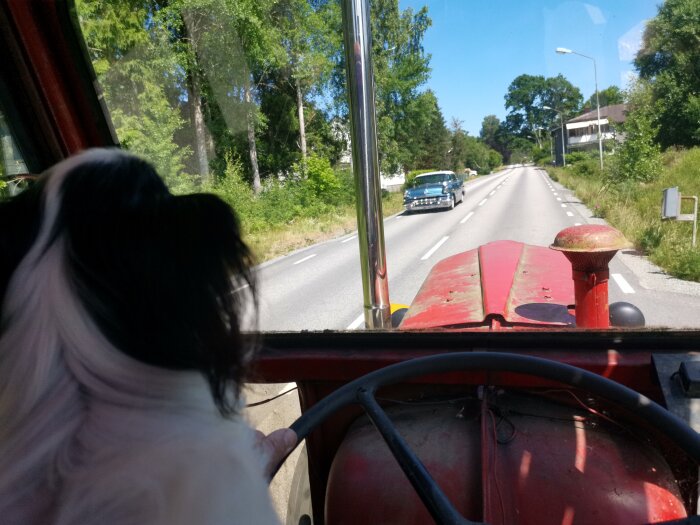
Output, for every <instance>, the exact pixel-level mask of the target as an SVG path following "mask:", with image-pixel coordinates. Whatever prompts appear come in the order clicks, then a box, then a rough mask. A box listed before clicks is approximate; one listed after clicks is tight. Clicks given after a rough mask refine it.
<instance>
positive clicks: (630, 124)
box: [610, 81, 662, 182]
mask: <svg viewBox="0 0 700 525" xmlns="http://www.w3.org/2000/svg"><path fill="white" fill-rule="evenodd" d="M630 104H631V106H632V108H633V109H632V110H631V111H630V112H629V113H628V114H627V120H626V122H625V124H624V132H625V140H624V142H623V143H622V144H621V145H620V148H619V150H618V152H617V154H616V155H615V156H614V157H613V161H612V163H611V166H610V175H611V177H612V180H613V181H615V182H620V181H629V180H636V181H640V182H650V181H652V180H655V179H657V178H658V177H659V176H660V175H661V167H662V165H661V149H660V148H659V145H658V144H656V142H655V137H656V134H657V132H658V129H657V128H656V127H655V126H654V123H653V122H654V120H653V119H654V109H653V106H652V102H651V90H650V88H649V86H648V84H646V83H644V82H641V81H639V82H638V83H637V84H636V85H635V86H633V88H632V90H631V92H630Z"/></svg>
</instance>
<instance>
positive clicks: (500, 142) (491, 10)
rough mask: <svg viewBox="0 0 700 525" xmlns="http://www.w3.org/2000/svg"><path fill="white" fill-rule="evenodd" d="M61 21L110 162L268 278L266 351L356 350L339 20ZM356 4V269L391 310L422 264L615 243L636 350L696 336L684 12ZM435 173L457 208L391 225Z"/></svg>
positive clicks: (98, 0) (440, 203)
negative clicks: (76, 50) (371, 132)
mask: <svg viewBox="0 0 700 525" xmlns="http://www.w3.org/2000/svg"><path fill="white" fill-rule="evenodd" d="M75 4H76V8H77V14H78V19H79V23H80V27H81V30H82V35H83V38H84V40H85V44H86V49H87V52H88V54H89V58H90V60H91V62H92V67H93V68H94V71H95V74H96V76H97V80H98V83H99V85H100V87H101V90H102V93H103V95H104V100H105V102H106V107H107V111H108V113H109V118H110V119H111V123H112V125H113V127H114V130H115V131H116V135H117V137H118V139H119V142H120V144H121V146H122V147H124V148H126V149H128V150H130V151H133V152H135V153H137V154H139V155H141V156H143V157H145V158H147V159H149V160H150V161H151V162H153V163H154V164H155V166H156V168H157V169H158V171H159V173H161V174H162V175H163V176H164V178H165V180H166V182H167V184H168V185H169V187H170V188H171V190H172V191H173V192H175V193H188V192H213V193H215V194H217V195H219V196H220V197H222V198H223V199H224V200H226V201H227V202H228V203H230V204H231V205H232V206H233V207H234V208H235V210H236V212H237V213H238V215H239V217H240V219H241V222H242V227H243V230H244V234H245V238H246V241H247V242H248V243H249V244H250V246H251V247H252V249H253V250H254V252H255V254H256V257H257V260H258V263H259V266H258V272H257V275H258V279H259V282H260V288H259V290H260V319H259V326H260V329H261V330H263V331H287V330H290V331H301V330H326V329H329V330H355V329H362V328H363V327H364V326H365V322H366V320H367V315H368V314H367V312H368V308H370V307H369V306H368V305H367V299H366V296H363V293H365V294H366V293H367V292H366V290H367V289H368V287H369V288H371V285H367V284H363V275H362V271H363V268H364V267H363V268H361V263H360V260H361V259H360V254H361V253H363V251H365V250H366V248H365V247H364V246H362V245H361V244H360V241H361V240H362V238H363V236H362V234H359V235H358V226H357V225H358V219H357V217H358V212H357V211H356V204H357V203H358V201H362V200H363V199H364V200H368V199H366V198H364V197H363V198H359V197H358V196H357V194H356V189H357V188H358V187H360V186H361V184H360V182H358V180H359V179H356V177H357V173H361V172H362V170H364V169H365V167H366V166H365V161H364V159H360V158H358V157H353V136H354V135H353V127H352V126H353V120H352V118H351V117H352V111H351V107H350V104H349V102H348V88H347V85H348V83H347V79H346V76H347V73H346V71H347V69H346V55H345V51H344V43H343V36H342V35H343V31H342V28H343V6H345V5H346V4H347V2H341V1H340V0H177V1H173V0H168V1H165V0H114V1H109V2H106V1H104V0H75ZM369 4H370V5H371V12H370V14H369V22H370V23H369V26H370V30H371V33H372V35H371V41H370V42H371V61H372V62H371V66H372V73H373V81H372V82H373V84H372V83H369V82H368V83H365V88H367V87H368V86H369V91H372V90H371V87H372V86H374V91H373V92H372V93H373V95H374V98H373V100H374V102H375V105H374V112H375V116H376V118H375V119H374V123H373V124H372V126H376V143H368V144H369V145H370V146H371V147H370V148H369V149H370V150H371V151H376V152H377V155H376V162H377V165H378V172H379V177H378V180H377V181H376V188H375V189H376V190H379V189H380V187H381V198H378V199H376V200H378V201H381V212H382V213H383V217H384V219H383V223H382V228H383V231H382V233H383V236H384V239H385V244H386V253H385V255H382V258H380V259H378V260H379V262H378V263H377V264H373V263H372V262H371V261H370V264H368V265H367V266H370V267H371V270H372V271H377V272H378V273H380V274H381V275H382V276H383V278H384V279H385V280H387V281H388V285H389V292H388V293H389V294H390V295H386V294H385V296H384V297H383V299H384V300H386V301H390V302H391V304H392V305H411V304H412V303H413V302H414V301H415V299H416V296H417V294H418V293H419V290H420V289H421V286H422V284H423V282H424V281H425V280H426V278H427V277H428V275H429V274H430V272H431V269H432V268H433V267H434V266H435V264H436V263H437V262H439V261H441V260H443V259H445V258H447V257H450V256H455V255H457V254H460V253H464V252H465V251H469V250H476V249H477V248H479V247H483V246H488V245H489V243H494V242H496V241H509V242H514V243H524V244H526V245H533V246H539V247H548V246H549V245H551V244H552V242H553V241H554V238H555V236H556V235H557V233H558V232H559V231H561V230H563V229H565V228H568V227H573V226H579V225H610V226H612V227H614V228H616V229H618V230H619V231H621V232H622V234H624V236H625V237H626V239H627V240H628V241H629V242H630V244H629V245H624V246H626V247H624V249H622V250H620V251H619V253H618V254H617V255H616V256H615V258H614V259H613V260H612V262H611V266H610V270H609V286H608V290H609V301H610V303H614V302H625V303H631V304H633V305H635V306H636V307H638V308H639V309H640V310H641V311H642V312H643V315H644V317H645V318H646V326H647V327H662V326H663V327H672V328H687V327H700V315H697V313H698V312H700V284H698V281H700V249H699V248H698V247H697V242H696V233H695V224H696V222H695V221H696V215H697V198H696V196H698V195H700V177H698V173H700V149H699V148H698V146H699V145H700V127H699V124H698V123H699V122H700V110H699V109H698V108H700V95H699V93H700V71H699V70H698V64H700V46H699V45H698V38H699V37H698V35H700V6H699V5H698V1H697V0H666V1H662V0H599V1H597V2H589V3H587V2H571V1H568V0H566V1H564V0H561V1H560V0H531V1H527V2H523V1H520V0H504V1H502V2H492V1H489V0H475V1H470V2H466V1H464V0H376V1H372V2H369ZM372 126H369V127H368V129H369V128H372V129H374V128H373V127H372ZM356 146H357V145H356ZM358 163H359V164H358ZM360 164H361V165H360ZM438 170H450V171H452V172H454V173H455V174H456V175H457V177H458V178H459V179H462V180H464V184H463V188H460V189H458V190H455V191H454V193H452V194H441V195H438V196H430V195H427V194H426V195H424V196H422V197H421V199H422V200H421V199H417V200H415V199H414V200H415V202H405V199H407V197H405V193H404V190H406V189H408V188H410V187H411V186H412V185H417V184H423V183H432V182H443V181H445V180H447V179H448V178H449V177H448V176H447V175H444V174H441V175H423V176H420V175H421V174H423V173H426V172H431V171H438ZM668 188H675V190H673V191H668V192H664V190H666V189H668ZM379 194H380V193H379V191H377V195H379ZM664 196H666V198H667V201H664V204H665V207H664V218H662V206H661V203H662V198H663V197H664ZM360 204H361V202H360ZM360 222H363V221H360ZM380 222H381V221H380ZM371 240H372V239H370V241H371ZM370 244H371V242H370ZM503 246H505V245H497V247H499V250H501V251H502V249H503ZM509 246H510V245H509ZM518 246H520V244H518ZM620 246H623V245H622V244H621V245H620ZM480 253H481V252H480ZM499 253H501V252H499ZM538 253H539V252H538ZM479 256H480V257H483V256H484V254H483V253H481V254H480V255H479ZM384 258H385V261H386V264H385V265H384V264H383V261H384ZM497 259H498V258H496V260H497ZM481 260H482V263H483V261H484V259H481ZM376 262H377V261H375V263H376ZM517 264H520V263H518V262H517V261H516V262H514V263H513V269H512V271H511V270H509V271H511V274H510V277H507V276H503V277H502V279H503V280H508V279H510V280H508V283H510V282H511V281H512V280H513V277H512V276H513V272H515V271H516V270H515V268H517ZM567 264H568V263H567ZM483 267H484V265H483V264H482V268H483ZM476 268H477V270H478V268H479V267H478V266H477V267H476ZM501 269H502V268H500V267H499V271H500V270H501ZM570 272H571V269H570V267H568V270H566V271H564V272H563V274H562V275H564V277H563V278H562V280H561V283H563V284H557V285H556V286H561V287H569V288H570V289H571V291H570V292H567V294H569V295H566V298H560V297H558V296H557V295H556V294H553V295H552V294H549V295H548V294H547V293H544V295H543V296H542V297H540V298H539V299H538V301H541V302H542V303H543V304H544V306H547V307H550V310H551V311H554V310H556V311H557V312H558V315H559V318H560V319H568V318H569V317H570V314H571V304H572V303H570V302H569V301H571V302H572V301H573V284H571V283H572V281H571V280H570V276H571V273H570ZM472 273H473V272H472ZM481 277H482V278H483V279H486V276H485V274H483V275H482V276H481ZM484 282H486V281H484ZM557 282H558V283H559V281H557ZM489 286H496V285H495V284H493V283H490V284H489ZM523 286H527V285H526V284H524V285H523ZM547 286H549V285H542V286H540V288H542V289H545V288H547ZM494 289H495V288H494ZM530 291H532V290H530ZM538 292H541V290H538ZM499 293H500V292H499ZM509 293H510V292H507V291H506V292H505V295H504V297H505V298H507V297H515V295H513V294H515V292H512V293H511V295H508V294H509ZM528 293H529V292H528ZM533 293H534V292H533ZM483 296H484V297H485V296H486V293H484V294H483ZM475 297H478V298H482V294H478V295H475ZM538 297H539V296H538ZM450 300H451V299H450ZM479 300H481V299H479ZM549 303H551V304H549ZM504 305H505V306H504V307H503V308H502V309H501V310H500V311H499V314H498V315H501V316H503V317H504V319H506V320H508V315H509V313H508V311H507V310H508V308H509V306H508V304H506V303H504ZM482 306H483V308H482V309H483V312H482V311H481V310H480V312H481V313H483V316H482V317H483V318H487V317H488V312H487V311H486V310H487V307H488V305H486V304H485V303H484V305H482ZM396 308H398V306H397V307H396ZM396 308H395V309H396ZM513 308H515V307H513ZM540 310H541V309H540ZM540 310H538V311H540ZM520 312H521V313H522V312H524V310H522V309H521V310H520ZM533 315H534V314H533ZM567 316H569V317H567ZM521 317H522V316H521ZM521 317H520V318H521ZM535 317H536V315H535ZM520 318H519V319H520ZM538 322H539V321H538ZM504 324H507V323H505V322H504ZM560 324H563V325H565V326H571V323H568V324H567V323H566V322H562V323H560ZM557 326H559V325H557Z"/></svg>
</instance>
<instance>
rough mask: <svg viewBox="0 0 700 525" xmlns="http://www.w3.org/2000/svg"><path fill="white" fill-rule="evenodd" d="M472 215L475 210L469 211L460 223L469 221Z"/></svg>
mask: <svg viewBox="0 0 700 525" xmlns="http://www.w3.org/2000/svg"><path fill="white" fill-rule="evenodd" d="M472 215H474V212H473V211H470V212H469V213H467V215H466V216H465V217H464V219H462V220H461V221H459V223H460V224H464V223H465V222H467V221H468V220H469V219H471V218H472Z"/></svg>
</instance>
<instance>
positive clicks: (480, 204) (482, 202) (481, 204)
mask: <svg viewBox="0 0 700 525" xmlns="http://www.w3.org/2000/svg"><path fill="white" fill-rule="evenodd" d="M487 200H488V199H484V200H483V201H481V202H480V203H479V204H477V206H483V205H484V203H486V201H487Z"/></svg>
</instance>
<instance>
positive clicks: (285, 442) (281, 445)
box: [256, 428, 297, 477]
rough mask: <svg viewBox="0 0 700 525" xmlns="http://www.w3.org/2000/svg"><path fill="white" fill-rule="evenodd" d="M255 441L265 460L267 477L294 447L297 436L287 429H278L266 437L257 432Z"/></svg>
mask: <svg viewBox="0 0 700 525" xmlns="http://www.w3.org/2000/svg"><path fill="white" fill-rule="evenodd" d="M256 441H257V442H258V446H259V447H260V449H261V450H262V453H263V457H264V458H265V473H266V474H267V476H268V477H269V476H270V475H271V474H272V472H273V470H274V469H275V468H276V467H277V465H279V463H280V461H282V459H284V457H285V456H286V455H287V454H289V452H290V451H291V450H292V449H293V448H294V447H295V446H296V444H297V435H296V433H295V432H294V431H293V430H291V429H289V428H280V429H278V430H275V431H274V432H271V433H270V434H269V435H267V436H265V435H264V434H263V433H262V432H259V431H258V432H256Z"/></svg>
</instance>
